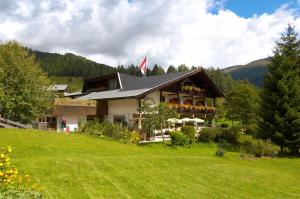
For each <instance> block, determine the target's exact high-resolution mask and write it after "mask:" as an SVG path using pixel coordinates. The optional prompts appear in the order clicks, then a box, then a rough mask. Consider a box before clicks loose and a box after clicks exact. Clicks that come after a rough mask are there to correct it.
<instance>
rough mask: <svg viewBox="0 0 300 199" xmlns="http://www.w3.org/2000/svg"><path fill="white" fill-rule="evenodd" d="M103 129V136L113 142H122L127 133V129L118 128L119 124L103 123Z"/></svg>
mask: <svg viewBox="0 0 300 199" xmlns="http://www.w3.org/2000/svg"><path fill="white" fill-rule="evenodd" d="M101 125H102V127H103V133H104V135H105V136H108V137H111V138H113V139H115V140H122V139H123V138H124V137H125V135H126V133H128V129H127V128H125V127H122V126H120V125H119V124H112V123H110V122H107V121H104V122H102V123H101Z"/></svg>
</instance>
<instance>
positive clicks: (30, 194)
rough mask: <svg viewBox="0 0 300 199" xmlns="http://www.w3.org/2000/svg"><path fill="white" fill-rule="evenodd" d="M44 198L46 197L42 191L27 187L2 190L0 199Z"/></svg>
mask: <svg viewBox="0 0 300 199" xmlns="http://www.w3.org/2000/svg"><path fill="white" fill-rule="evenodd" d="M8 198H10V199H28V198H34V199H42V198H45V197H44V195H43V194H42V193H41V192H38V191H35V190H25V189H7V190H2V191H1V190H0V199H8Z"/></svg>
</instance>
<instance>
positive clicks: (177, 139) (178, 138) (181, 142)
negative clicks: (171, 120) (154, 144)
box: [171, 131, 190, 146]
mask: <svg viewBox="0 0 300 199" xmlns="http://www.w3.org/2000/svg"><path fill="white" fill-rule="evenodd" d="M171 143H172V145H173V146H188V145H189V144H190V139H189V137H187V136H186V135H184V134H183V133H182V132H180V131H173V132H171Z"/></svg>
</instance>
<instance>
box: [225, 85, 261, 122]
mask: <svg viewBox="0 0 300 199" xmlns="http://www.w3.org/2000/svg"><path fill="white" fill-rule="evenodd" d="M258 95H259V94H258V90H257V89H256V88H255V86H253V85H251V84H250V83H248V82H245V81H242V82H238V81H237V82H236V85H235V86H234V88H233V89H232V90H231V91H229V92H228V93H227V95H226V99H225V103H224V108H225V111H226V117H227V118H229V119H231V120H236V121H241V123H242V124H243V125H244V126H246V125H247V124H250V123H253V121H254V120H255V119H256V113H257V108H258Z"/></svg>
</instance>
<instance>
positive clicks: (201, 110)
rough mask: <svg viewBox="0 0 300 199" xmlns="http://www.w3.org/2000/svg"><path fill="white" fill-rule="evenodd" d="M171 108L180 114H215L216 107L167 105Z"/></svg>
mask: <svg viewBox="0 0 300 199" xmlns="http://www.w3.org/2000/svg"><path fill="white" fill-rule="evenodd" d="M167 105H168V107H169V108H172V109H176V110H177V111H178V112H182V113H195V114H208V113H215V112H216V109H215V107H211V106H197V105H194V106H192V105H187V104H172V103H168V104H167Z"/></svg>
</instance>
